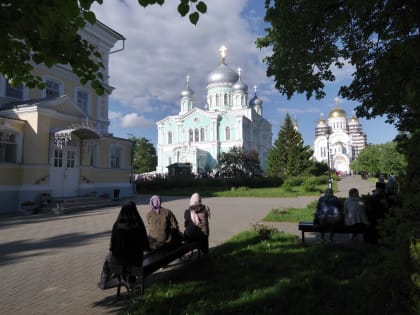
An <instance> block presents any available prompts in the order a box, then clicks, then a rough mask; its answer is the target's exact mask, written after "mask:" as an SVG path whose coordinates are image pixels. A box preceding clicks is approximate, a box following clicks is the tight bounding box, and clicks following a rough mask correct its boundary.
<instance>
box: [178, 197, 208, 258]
mask: <svg viewBox="0 0 420 315" xmlns="http://www.w3.org/2000/svg"><path fill="white" fill-rule="evenodd" d="M209 218H210V208H209V207H207V206H206V205H204V204H202V202H201V196H200V195H199V194H198V193H194V194H193V195H192V196H191V199H190V204H189V208H188V209H187V210H185V212H184V225H185V231H184V238H185V240H186V241H187V242H188V241H199V242H200V243H201V245H200V250H201V251H202V252H203V253H205V254H207V253H208V252H209V234H210V229H209Z"/></svg>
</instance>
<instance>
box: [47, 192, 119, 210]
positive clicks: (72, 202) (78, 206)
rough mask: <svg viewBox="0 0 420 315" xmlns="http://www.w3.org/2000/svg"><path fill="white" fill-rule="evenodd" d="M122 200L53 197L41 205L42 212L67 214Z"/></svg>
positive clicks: (113, 203) (109, 205)
mask: <svg viewBox="0 0 420 315" xmlns="http://www.w3.org/2000/svg"><path fill="white" fill-rule="evenodd" d="M120 204H121V201H120V200H113V199H110V198H109V197H97V196H86V197H68V198H52V199H51V201H50V202H48V203H44V204H42V205H41V206H40V208H39V210H40V212H41V213H51V214H67V213H73V212H78V211H85V210H92V209H99V208H105V207H112V206H116V205H120Z"/></svg>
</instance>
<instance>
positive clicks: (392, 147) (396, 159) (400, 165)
mask: <svg viewBox="0 0 420 315" xmlns="http://www.w3.org/2000/svg"><path fill="white" fill-rule="evenodd" d="M406 166H407V162H406V159H405V156H404V155H403V154H401V153H400V152H399V151H398V150H397V144H396V142H387V143H383V144H374V145H368V146H367V147H366V148H364V149H363V150H362V151H361V152H360V154H359V155H358V157H357V158H356V159H355V160H354V161H353V162H352V163H351V165H350V167H351V168H352V169H353V170H355V171H356V172H362V171H365V172H368V173H370V174H377V173H381V174H395V175H398V176H400V175H403V174H404V172H405V168H406Z"/></svg>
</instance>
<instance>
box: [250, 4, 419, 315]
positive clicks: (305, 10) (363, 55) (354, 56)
mask: <svg viewBox="0 0 420 315" xmlns="http://www.w3.org/2000/svg"><path fill="white" fill-rule="evenodd" d="M265 5H266V9H267V10H266V15H265V21H266V22H267V23H269V24H270V25H269V27H267V28H266V35H265V36H264V37H261V38H258V39H257V46H258V47H260V48H262V47H270V48H272V54H271V55H270V56H267V57H266V58H265V59H264V61H265V63H266V64H267V66H268V67H267V75H269V76H274V80H275V86H276V88H277V89H278V90H279V91H280V92H281V93H282V94H283V95H287V97H288V98H290V97H292V95H293V94H295V93H300V94H302V93H305V94H306V97H307V98H308V99H309V98H311V97H312V96H315V97H316V98H317V99H320V98H322V97H324V96H325V92H324V87H325V82H326V81H334V80H335V77H334V73H333V70H332V67H333V66H335V67H338V68H341V67H343V66H344V65H345V64H346V63H349V64H350V65H352V66H353V67H354V72H353V74H352V77H353V79H352V80H351V81H350V83H349V84H348V85H343V86H342V87H341V88H340V91H339V94H340V95H341V96H342V97H344V98H347V99H350V100H354V101H358V102H359V104H360V105H358V106H357V107H356V113H357V116H358V117H366V118H373V117H377V116H385V117H386V118H387V122H389V123H393V124H394V125H395V126H396V127H397V128H398V129H399V130H400V131H402V132H405V134H401V135H400V136H399V137H398V141H399V146H400V147H401V148H402V149H403V150H404V151H403V152H404V155H405V156H406V158H407V169H406V176H405V179H404V183H403V185H402V186H403V187H402V191H403V192H404V194H403V203H402V207H401V208H400V209H397V210H394V209H391V210H390V211H389V215H387V216H386V219H385V220H384V221H383V233H382V235H381V240H380V241H381V242H382V243H384V245H386V246H384V247H383V248H382V251H381V255H380V257H378V258H376V261H378V266H379V267H378V268H377V270H372V271H371V272H368V273H367V274H371V275H372V277H369V276H368V277H367V278H370V283H369V282H368V284H370V285H374V286H375V287H378V286H381V285H382V286H388V287H392V288H391V290H390V291H389V292H387V293H385V294H384V295H381V297H380V298H378V299H377V303H383V301H384V300H386V301H387V306H388V311H389V312H390V313H407V314H409V313H416V314H418V313H419V308H420V300H419V297H418V291H419V289H420V283H419V281H418V275H419V274H420V270H418V267H419V264H418V261H420V259H419V256H420V255H419V254H418V253H417V252H418V245H416V244H418V240H419V239H420V229H419V228H418V226H420V225H419V221H420V215H419V213H420V209H419V207H420V206H419V205H420V194H419V193H418V191H419V187H420V167H419V158H418V156H419V153H420V152H419V151H420V149H419V148H420V146H419V143H420V119H418V118H419V117H420V106H419V104H420V76H419V75H418V74H419V69H420V54H419V53H418V52H419V51H420V36H419V34H420V18H419V16H420V13H419V12H420V10H419V5H418V1H397V0H389V1H383V0H370V1H357V0H355V1H334V0H301V1H295V0H266V1H265ZM416 250H417V252H416ZM416 257H417V258H416ZM410 259H411V260H410ZM416 259H417V260H416ZM379 262H380V263H379ZM416 262H417V264H416ZM413 266H416V267H417V268H412V267H413ZM386 270H393V271H395V272H392V273H388V274H387V275H386V277H381V274H383V273H385V272H386ZM410 272H412V274H411V275H410ZM365 278H366V277H365ZM410 279H412V282H410ZM415 279H417V280H415ZM368 280H369V279H368ZM390 283H392V286H390V285H389V284H390ZM407 294H409V295H410V298H409V299H408V300H409V301H408V303H407V298H406V297H407ZM410 302H411V304H410V305H408V304H409V303H410ZM371 303H372V305H373V304H374V303H375V301H374V300H372V301H371Z"/></svg>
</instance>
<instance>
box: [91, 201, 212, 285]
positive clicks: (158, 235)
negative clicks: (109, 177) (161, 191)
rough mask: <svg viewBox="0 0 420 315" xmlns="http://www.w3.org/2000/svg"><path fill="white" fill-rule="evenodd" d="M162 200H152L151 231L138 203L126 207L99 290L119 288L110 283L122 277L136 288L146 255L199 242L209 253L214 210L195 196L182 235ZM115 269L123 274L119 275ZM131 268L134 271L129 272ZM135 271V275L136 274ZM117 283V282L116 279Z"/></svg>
mask: <svg viewBox="0 0 420 315" xmlns="http://www.w3.org/2000/svg"><path fill="white" fill-rule="evenodd" d="M161 203H162V202H161V198H160V196H158V195H154V196H152V197H151V198H150V201H149V205H150V210H149V212H148V213H147V215H146V222H147V230H146V227H145V224H144V222H143V220H142V218H141V216H140V214H139V212H138V210H137V206H136V203H135V202H134V201H126V202H124V203H123V205H122V207H121V210H120V213H119V215H118V217H117V219H116V221H115V223H114V224H113V226H112V232H111V241H110V251H109V253H108V255H107V257H106V259H105V263H104V266H103V268H102V273H101V281H100V283H99V284H98V286H99V287H100V288H101V289H106V288H109V287H113V286H115V283H112V281H110V280H111V279H112V278H115V274H116V273H119V274H122V275H124V276H125V275H127V277H128V279H124V280H125V281H126V282H127V284H128V286H129V287H134V286H135V282H136V272H135V270H136V269H138V273H141V272H142V271H141V268H142V265H143V255H144V253H145V252H150V251H156V250H159V249H164V248H171V247H173V246H176V245H179V244H180V243H181V242H183V241H184V242H193V241H198V242H199V243H200V250H201V251H202V252H203V253H205V254H207V253H208V251H209V241H208V239H209V218H210V209H209V207H207V206H206V205H204V204H202V202H201V197H200V195H199V194H198V193H194V194H193V195H192V196H191V198H190V203H189V207H188V209H186V210H185V212H184V227H185V230H184V233H181V231H180V229H179V225H178V221H177V219H176V217H175V215H174V213H173V212H172V211H171V210H170V209H167V208H164V207H162V205H161ZM115 266H118V267H120V268H122V269H123V270H119V271H117V272H116V271H115V269H116V268H115ZM127 268H130V269H131V270H130V271H128V270H126V269H127ZM133 270H134V271H133ZM131 271H133V272H131ZM112 280H113V281H114V282H115V281H116V279H112Z"/></svg>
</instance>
